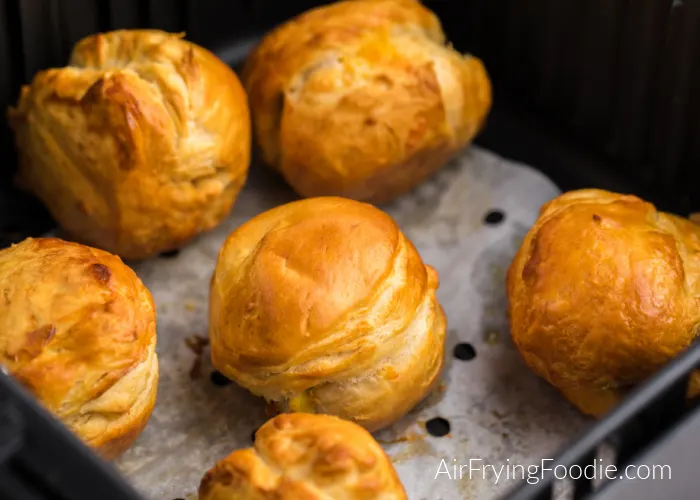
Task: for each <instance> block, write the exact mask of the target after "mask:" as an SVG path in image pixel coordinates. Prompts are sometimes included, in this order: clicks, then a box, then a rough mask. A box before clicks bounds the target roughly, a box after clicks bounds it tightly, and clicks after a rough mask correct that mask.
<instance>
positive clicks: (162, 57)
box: [9, 30, 251, 259]
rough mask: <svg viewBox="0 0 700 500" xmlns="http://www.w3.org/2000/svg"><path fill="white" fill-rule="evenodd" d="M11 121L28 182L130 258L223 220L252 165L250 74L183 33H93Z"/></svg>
mask: <svg viewBox="0 0 700 500" xmlns="http://www.w3.org/2000/svg"><path fill="white" fill-rule="evenodd" d="M9 118H10V124H11V125H12V128H13V130H14V133H15V139H16V143H17V149H18V153H19V159H20V166H19V173H18V182H19V184H20V186H21V187H23V188H25V189H27V190H29V191H31V192H32V193H34V194H35V195H36V196H37V197H38V198H40V199H41V200H42V201H43V202H44V204H45V205H46V206H47V207H48V208H49V210H50V211H51V213H52V214H53V216H54V218H55V219H56V220H57V221H58V222H59V223H60V224H61V226H62V227H63V229H64V230H65V231H67V232H68V233H69V234H70V235H71V237H72V239H74V240H76V241H81V242H85V243H87V244H90V245H93V246H97V247H100V248H103V249H106V250H108V251H110V252H113V253H116V254H118V255H120V256H122V257H124V258H128V259H142V258H147V257H150V256H153V255H155V254H157V253H159V252H162V251H165V250H170V249H174V248H177V247H180V246H182V245H184V244H185V243H186V242H188V241H189V240H190V239H191V238H193V237H194V236H195V235H197V234H198V233H200V232H202V231H206V230H208V229H211V228H212V227H214V226H216V225H217V224H218V223H219V222H220V221H221V220H222V219H223V218H224V217H225V216H226V215H227V214H228V213H229V211H230V209H231V207H232V206H233V203H234V201H235V200H236V198H237V196H238V192H239V191H240V189H241V187H242V186H243V184H244V182H245V179H246V175H247V171H248V166H249V163H250V148H251V130H250V116H249V111H248V105H247V98H246V96H245V93H244V91H243V88H242V86H241V84H240V82H239V80H238V78H237V77H236V75H235V74H234V73H233V72H232V71H231V70H230V69H229V68H228V67H227V66H226V65H225V64H224V63H223V62H221V61H220V60H219V59H217V58H216V57H215V56H214V55H213V54H211V53H210V52H208V51H207V50H205V49H203V48H201V47H198V46H196V45H194V44H191V43H189V42H187V41H185V40H183V39H182V35H178V34H170V33H164V32H161V31H155V30H123V31H114V32H109V33H104V34H97V35H92V36H89V37H87V38H85V39H83V40H81V41H80V42H78V43H77V44H76V46H75V47H74V49H73V52H72V55H71V59H70V63H69V65H68V66H66V67H64V68H55V69H48V70H45V71H41V72H39V73H37V75H36V76H35V77H34V79H33V80H32V82H31V84H30V85H27V86H24V87H23V88H22V91H21V95H20V98H19V102H18V103H17V106H16V107H15V108H12V109H10V111H9Z"/></svg>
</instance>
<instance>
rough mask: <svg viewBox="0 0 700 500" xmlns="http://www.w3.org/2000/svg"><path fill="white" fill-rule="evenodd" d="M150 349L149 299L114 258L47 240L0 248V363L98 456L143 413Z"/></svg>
mask: <svg viewBox="0 0 700 500" xmlns="http://www.w3.org/2000/svg"><path fill="white" fill-rule="evenodd" d="M155 347H156V312H155V306H154V304H153V300H152V298H151V295H150V293H149V292H148V290H147V289H146V288H145V286H144V285H143V284H142V283H141V280H139V278H138V277H137V276H136V274H135V273H134V272H133V271H132V270H131V269H130V268H129V267H127V266H126V265H124V264H123V263H122V261H121V260H120V259H119V258H118V257H116V256H114V255H111V254H108V253H107V252H103V251H101V250H97V249H93V248H90V247H86V246H83V245H79V244H77V243H69V242H66V241H62V240H59V239H54V238H39V239H27V240H25V241H23V242H22V243H20V244H18V245H13V246H12V247H10V248H8V249H5V250H2V251H0V364H2V365H3V366H4V367H6V368H7V370H8V371H9V373H10V374H11V375H13V376H14V377H15V378H16V379H17V380H18V381H19V382H20V383H21V384H23V385H24V386H25V387H26V388H27V389H29V390H30V391H31V392H32V393H34V395H35V396H36V397H37V399H38V400H39V402H41V403H42V404H43V405H44V406H45V407H46V408H47V409H48V410H49V411H51V412H52V413H53V414H54V415H55V416H56V417H57V418H58V419H59V420H61V421H62V422H63V423H64V424H66V425H67V426H68V428H69V429H71V430H72V431H73V432H74V433H75V434H76V435H77V436H78V437H80V438H81V439H82V440H83V441H84V442H86V443H87V444H88V445H90V446H91V447H93V448H94V449H95V450H96V451H98V453H100V455H102V456H103V457H104V458H107V459H112V458H115V457H116V456H118V455H119V454H121V453H122V452H123V451H125V450H126V449H127V448H128V447H129V446H130V445H131V443H132V442H133V441H134V440H135V439H136V437H137V436H138V435H139V433H140V432H141V430H142V429H143V428H144V426H145V425H146V423H147V421H148V419H149V417H150V415H151V412H152V410H153V406H154V404H155V398H156V391H157V385H158V358H157V355H156V352H155Z"/></svg>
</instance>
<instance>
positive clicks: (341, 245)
mask: <svg viewBox="0 0 700 500" xmlns="http://www.w3.org/2000/svg"><path fill="white" fill-rule="evenodd" d="M437 287H438V276H437V273H436V271H435V270H434V269H433V268H431V267H430V266H426V265H425V264H423V262H422V260H421V258H420V256H419V255H418V252H417V251H416V249H415V248H414V247H413V245H412V244H411V243H410V242H409V241H408V240H407V239H406V238H405V237H404V235H403V234H402V233H401V231H399V228H398V227H397V226H396V224H395V223H394V221H393V220H392V219H391V217H389V216H388V215H387V214H385V213H384V212H382V211H381V210H379V209H377V208H375V207H373V206H371V205H366V204H364V203H360V202H357V201H352V200H347V199H342V198H330V197H329V198H311V199H307V200H302V201H298V202H294V203H289V204H287V205H282V206H280V207H278V208H275V209H273V210H270V211H268V212H265V213H263V214H261V215H258V216H257V217H255V218H253V219H251V220H250V221H248V222H247V223H246V224H243V225H242V226H241V227H239V228H238V229H237V230H235V231H234V232H233V233H232V234H231V235H230V236H229V238H228V239H227V240H226V243H225V244H224V246H223V248H222V249H221V252H220V254H219V260H218V263H217V266H216V270H215V272H214V277H213V280H212V284H211V296H210V297H211V298H210V300H211V303H210V318H209V334H210V340H211V356H212V362H213V364H214V367H215V368H216V369H217V370H219V371H220V372H222V373H223V374H224V375H226V376H227V377H229V378H230V379H232V380H234V381H235V382H237V383H238V384H239V385H241V386H243V387H245V388H247V389H248V390H250V391H251V392H253V393H254V394H257V395H259V396H263V397H265V398H266V399H267V400H268V401H271V402H274V403H276V406H277V408H278V409H279V410H281V411H285V412H288V411H302V412H307V413H323V414H330V415H337V416H339V417H342V418H345V419H348V420H352V421H355V422H357V423H359V424H361V425H362V426H364V427H366V428H367V429H369V430H371V431H373V430H376V429H379V428H381V427H384V426H386V425H389V424H391V423H393V422H394V421H395V420H397V419H398V418H400V417H401V416H403V415H404V414H405V413H406V412H408V411H409V410H410V409H411V408H413V407H414V406H415V405H416V404H417V403H418V402H420V401H421V400H422V399H423V398H424V397H425V396H426V395H427V393H428V392H429V390H430V389H431V387H432V386H433V384H434V383H435V381H436V380H437V378H438V376H439V374H440V371H441V369H442V363H443V353H444V344H445V327H446V322H445V316H444V314H443V311H442V308H441V307H440V305H439V304H438V302H437V299H436V296H435V292H436V289H437Z"/></svg>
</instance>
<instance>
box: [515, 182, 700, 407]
mask: <svg viewBox="0 0 700 500" xmlns="http://www.w3.org/2000/svg"><path fill="white" fill-rule="evenodd" d="M508 299H509V302H510V309H509V312H510V321H511V331H512V336H513V340H514V342H515V345H516V346H517V348H518V350H519V351H520V353H521V354H522V356H523V358H524V359H525V362H526V363H527V364H528V365H529V366H530V367H531V368H532V369H533V370H534V371H535V372H536V373H537V374H539V375H540V376H542V377H544V378H545V379H546V380H548V381H549V382H550V383H551V384H552V385H554V386H555V387H557V388H558V389H559V390H560V391H561V392H562V393H563V394H564V396H566V397H567V398H568V399H569V400H570V401H571V402H572V403H573V404H574V405H576V406H577V407H578V408H579V409H580V410H581V411H582V412H584V413H587V414H590V415H594V416H600V415H602V414H603V413H605V412H607V411H608V410H609V409H610V408H611V407H612V406H613V405H615V404H616V403H617V402H618V401H619V400H620V398H621V397H622V396H623V395H624V394H625V392H626V391H627V390H628V389H629V388H631V387H632V386H633V385H634V384H637V383H639V382H642V381H643V380H645V379H646V378H647V377H649V376H650V375H652V374H653V373H654V372H655V371H657V370H658V369H659V368H661V367H662V366H663V365H664V364H665V363H667V362H668V361H669V360H670V359H671V358H673V357H674V356H676V355H677V354H679V353H680V352H681V351H682V350H683V349H685V348H686V347H688V345H689V344H690V343H691V342H692V341H693V339H694V338H695V337H696V335H697V333H698V326H699V325H700V226H697V225H695V224H694V223H692V222H690V221H688V220H686V219H682V218H680V217H676V216H673V215H670V214H666V213H663V212H658V211H657V210H656V209H655V207H654V206H653V205H651V204H650V203H646V202H644V201H643V200H641V199H639V198H637V197H635V196H625V195H621V194H615V193H610V192H606V191H599V190H581V191H573V192H570V193H567V194H564V195H562V196H560V197H558V198H556V199H555V200H553V201H551V202H550V203H548V204H546V205H544V207H543V208H542V210H541V213H540V217H539V219H538V220H537V222H536V223H535V225H534V227H533V228H532V229H531V230H530V232H529V233H528V235H527V237H526V238H525V241H524V242H523V245H522V247H521V248H520V251H519V252H518V254H517V255H516V257H515V259H514V261H513V263H512V265H511V267H510V269H509V272H508Z"/></svg>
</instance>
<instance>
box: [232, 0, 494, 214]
mask: <svg viewBox="0 0 700 500" xmlns="http://www.w3.org/2000/svg"><path fill="white" fill-rule="evenodd" d="M243 82H244V85H245V88H246V90H247V91H248V95H249V98H250V105H251V110H252V114H253V125H254V130H255V136H256V139H257V142H258V144H259V145H260V148H261V150H262V155H263V158H264V159H265V161H266V162H267V163H268V164H270V165H271V166H273V167H274V168H275V169H276V170H278V171H279V172H280V173H281V174H282V175H283V176H284V177H285V179H286V180H287V181H288V182H289V184H290V185H291V186H292V187H293V188H294V189H295V190H296V191H297V192H298V193H299V194H301V195H302V196H307V197H311V196H345V197H348V198H353V199H357V200H361V201H369V202H373V203H384V202H388V201H390V200H392V199H393V198H395V197H397V196H399V195H401V194H403V193H405V192H407V191H410V190H411V189H413V188H414V187H415V186H417V185H418V184H420V183H421V182H422V181H424V180H425V179H426V178H428V177H429V176H430V175H432V174H433V173H434V172H436V171H437V170H438V169H439V168H441V167H442V166H443V165H444V164H445V163H446V162H447V161H448V160H449V159H450V158H451V157H452V156H453V155H454V154H455V153H456V152H457V151H459V150H460V149H462V148H463V147H465V146H466V145H467V144H468V143H469V142H471V140H472V139H473V138H474V136H475V135H476V134H477V132H478V131H479V129H480V128H481V127H482V125H483V123H484V121H485V118H486V115H487V114H488V111H489V109H490V107H491V84H490V82H489V79H488V76H487V74H486V70H485V69H484V66H483V64H482V63H481V61H479V60H478V59H476V58H474V57H471V56H462V55H461V54H459V53H458V52H456V51H454V50H453V49H452V48H451V47H449V46H446V45H445V35H444V33H443V32H442V28H441V26H440V21H439V20H438V18H437V17H436V16H435V15H434V14H433V13H432V12H431V11H429V10H428V9H427V8H425V7H423V6H422V5H421V4H420V2H418V1H416V0H351V1H344V2H336V3H333V4H331V5H328V6H324V7H319V8H316V9H313V10H311V11H309V12H306V13H305V14H302V15H301V16H299V17H297V18H295V19H293V20H291V21H289V22H288V23H286V24H284V25H282V26H281V27H279V28H277V29H275V30H274V31H273V32H272V33H270V34H269V35H267V36H266V37H265V38H264V39H263V41H262V42H261V43H260V45H259V46H258V47H257V48H256V49H255V51H254V52H253V54H252V55H251V57H250V58H249V60H248V61H247V62H246V66H245V69H244V71H243Z"/></svg>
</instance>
